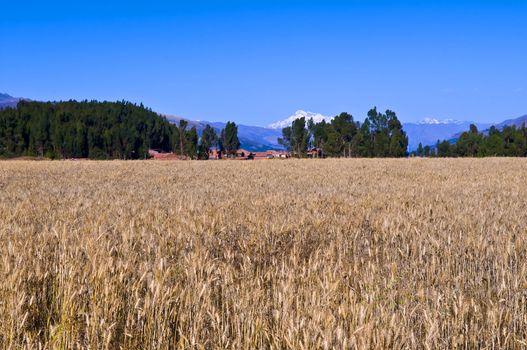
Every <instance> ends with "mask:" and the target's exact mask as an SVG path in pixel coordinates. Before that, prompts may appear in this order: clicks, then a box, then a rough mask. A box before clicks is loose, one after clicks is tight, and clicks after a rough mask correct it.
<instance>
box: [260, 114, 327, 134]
mask: <svg viewBox="0 0 527 350" xmlns="http://www.w3.org/2000/svg"><path fill="white" fill-rule="evenodd" d="M302 117H304V118H306V122H307V121H308V120H309V119H311V118H313V121H314V122H315V123H320V122H321V121H323V120H325V121H327V122H329V121H331V119H333V117H328V116H325V115H322V114H320V113H313V112H306V111H303V110H298V111H296V112H295V114H293V115H292V116H290V117H288V118H287V119H284V120H280V121H277V122H275V123H272V124H269V125H268V126H267V128H269V129H283V128H285V127H288V126H291V124H293V122H294V121H295V120H297V119H300V118H302Z"/></svg>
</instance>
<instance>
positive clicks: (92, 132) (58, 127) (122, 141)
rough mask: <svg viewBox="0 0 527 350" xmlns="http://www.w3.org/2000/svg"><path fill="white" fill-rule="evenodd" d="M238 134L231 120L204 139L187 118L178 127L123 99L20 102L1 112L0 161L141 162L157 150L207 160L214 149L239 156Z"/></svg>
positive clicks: (208, 129) (209, 130)
mask: <svg viewBox="0 0 527 350" xmlns="http://www.w3.org/2000/svg"><path fill="white" fill-rule="evenodd" d="M237 133H238V129H237V126H236V124H235V123H233V122H228V123H227V125H226V127H225V129H223V130H222V131H221V133H220V135H219V136H217V135H216V131H215V130H214V129H213V128H212V127H211V126H210V125H207V126H206V127H205V129H204V130H203V132H202V136H201V138H200V137H199V135H198V131H197V129H196V127H192V128H190V129H189V128H188V123H187V122H186V121H185V120H181V121H180V123H179V125H178V126H176V125H173V124H171V123H170V122H169V121H168V120H167V119H166V118H165V117H162V116H160V115H158V114H157V113H155V112H153V111H152V110H151V109H149V108H145V107H144V106H143V105H142V104H140V105H136V104H133V103H130V102H125V101H121V102H97V101H80V102H78V101H73V100H70V101H65V102H33V101H21V102H19V103H18V105H17V108H7V109H4V110H0V157H20V156H36V157H46V158H51V159H65V158H90V159H142V158H147V157H148V150H149V149H157V150H160V151H162V152H175V153H177V154H179V155H181V156H185V157H188V158H193V159H198V158H200V159H207V158H208V154H209V151H210V149H211V148H218V149H220V150H221V151H223V152H225V153H226V154H228V155H232V154H235V152H236V150H237V149H238V148H239V146H240V143H239V140H238V136H237Z"/></svg>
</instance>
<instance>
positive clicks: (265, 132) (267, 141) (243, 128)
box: [165, 115, 283, 152]
mask: <svg viewBox="0 0 527 350" xmlns="http://www.w3.org/2000/svg"><path fill="white" fill-rule="evenodd" d="M165 117H166V118H167V119H168V121H170V122H171V123H173V124H179V121H180V120H181V119H185V120H186V121H187V122H188V123H189V128H191V127H193V126H195V127H196V129H197V131H198V134H200V135H201V132H202V131H203V129H204V128H205V126H206V125H207V124H209V125H210V126H212V127H213V128H214V129H215V130H216V132H217V133H218V135H219V133H220V132H221V129H223V128H224V127H225V123H223V122H207V121H197V120H190V119H186V118H181V117H175V116H168V115H165ZM281 135H282V129H280V130H278V129H269V128H263V127H260V126H250V125H243V124H240V125H238V138H239V139H240V144H241V148H243V149H245V150H247V151H252V152H261V151H267V150H270V149H274V150H281V149H283V147H282V146H281V145H279V144H278V141H277V140H278V138H279V137H280V136H281Z"/></svg>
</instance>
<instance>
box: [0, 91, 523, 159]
mask: <svg viewBox="0 0 527 350" xmlns="http://www.w3.org/2000/svg"><path fill="white" fill-rule="evenodd" d="M20 100H27V99H25V98H17V97H12V96H10V95H8V94H5V93H0V109H3V108H14V107H16V105H17V103H18V102H19V101H20ZM165 117H166V118H167V119H168V120H169V121H170V122H172V123H176V124H177V123H179V121H180V120H181V119H185V120H187V121H188V123H189V127H192V126H195V127H196V129H197V130H198V133H199V134H201V132H202V131H203V129H204V128H205V126H206V125H207V124H209V125H210V126H212V127H213V128H214V129H215V130H216V132H217V133H219V132H220V131H221V129H223V128H224V127H225V123H223V122H207V121H199V120H190V119H187V118H181V117H176V116H171V115H165ZM301 117H305V118H306V120H309V119H310V118H313V120H314V121H315V122H321V121H322V120H325V121H328V122H329V121H331V119H333V117H330V116H325V115H322V114H320V113H313V112H307V111H303V110H298V111H296V112H295V113H294V114H292V115H291V116H289V117H287V118H285V119H283V120H280V121H277V122H275V123H272V124H269V125H268V126H267V127H261V126H250V125H243V124H240V125H238V137H239V139H240V143H241V147H242V148H243V149H246V150H248V151H253V152H257V151H266V150H269V149H275V150H280V149H283V147H282V146H281V145H280V144H278V138H279V137H281V135H282V129H283V128H284V127H287V126H290V125H291V123H292V122H293V121H294V120H295V119H298V118H301ZM470 124H475V125H476V126H477V127H478V129H479V130H481V131H485V130H487V129H488V128H490V127H491V126H492V125H495V126H496V127H497V128H503V127H504V126H506V125H515V126H517V127H520V126H522V125H523V124H526V125H527V115H524V116H522V117H519V118H516V119H508V120H505V121H503V122H501V123H498V124H491V123H478V122H469V121H459V120H454V119H443V120H438V119H434V118H425V119H423V120H422V121H420V122H416V123H403V129H404V130H405V131H406V133H407V135H408V151H414V150H416V149H417V146H418V145H419V143H421V144H422V145H423V146H426V145H430V146H432V145H435V144H436V142H437V140H451V139H455V138H457V137H458V136H459V135H460V134H461V133H462V132H464V131H467V130H468V129H469V127H470Z"/></svg>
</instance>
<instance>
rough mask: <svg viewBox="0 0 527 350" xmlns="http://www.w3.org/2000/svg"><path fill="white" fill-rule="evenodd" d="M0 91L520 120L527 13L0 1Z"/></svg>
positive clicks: (445, 6)
mask: <svg viewBox="0 0 527 350" xmlns="http://www.w3.org/2000/svg"><path fill="white" fill-rule="evenodd" d="M0 33H2V34H1V49H0V92H7V93H9V94H11V95H15V96H23V97H29V98H32V99H38V100H61V99H70V98H74V99H85V98H87V99H99V100H120V99H125V100H130V101H133V102H143V103H144V104H145V105H147V106H150V107H152V109H154V110H155V111H158V112H162V113H167V114H173V115H178V116H184V117H188V118H192V119H201V120H211V121H225V120H234V121H236V122H238V123H243V124H251V125H266V124H268V123H270V122H273V121H275V120H279V119H283V118H285V117H287V116H289V115H290V114H292V113H293V112H294V111H295V110H297V109H304V110H310V111H313V112H319V113H323V114H327V115H334V114H337V113H339V112H341V111H348V112H350V113H352V114H353V115H354V116H355V118H356V119H363V117H364V115H365V113H366V112H367V110H368V109H369V108H370V107H372V106H374V105H376V106H378V107H379V108H381V109H386V108H390V109H393V110H395V111H396V112H397V114H398V115H399V117H400V118H401V119H402V120H403V121H417V120H420V119H422V118H424V117H436V118H455V119H461V120H476V121H481V122H483V121H501V120H503V119H506V118H510V117H517V116H520V115H523V114H526V113H527V1H512V0H502V1H485V0H479V1H463V0H460V1H434V2H432V1H383V0H373V1H359V0H355V1H353V0H351V1H342V0H341V1H338V0H325V1H300V0H283V1H270V0H268V1H263V0H251V1H249V0H247V1H202V0H192V1H184V2H183V1H180V2H178V1H156V0H150V1H141V2H140V1H133V0H131V1H112V0H106V1H100V0H94V1H22V0H21V1H15V0H6V1H2V3H1V11H0Z"/></svg>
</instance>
